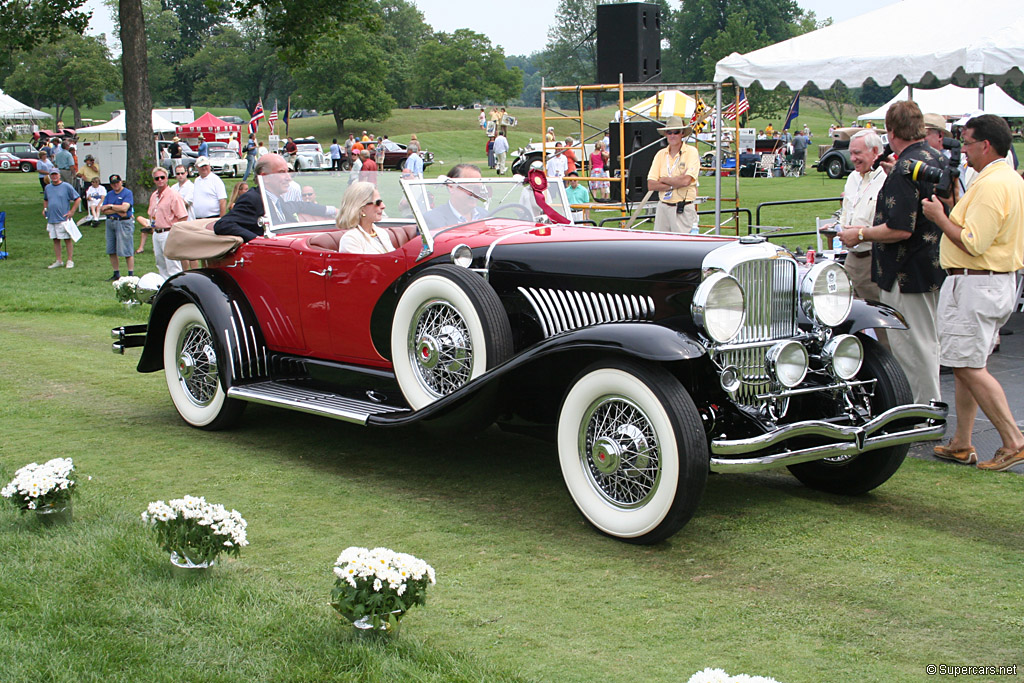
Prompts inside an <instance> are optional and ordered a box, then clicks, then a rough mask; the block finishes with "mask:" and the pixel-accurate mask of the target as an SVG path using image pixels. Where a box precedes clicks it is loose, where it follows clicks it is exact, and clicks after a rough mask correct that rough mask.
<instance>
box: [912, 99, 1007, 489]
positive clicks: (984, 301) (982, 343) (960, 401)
mask: <svg viewBox="0 0 1024 683" xmlns="http://www.w3.org/2000/svg"><path fill="white" fill-rule="evenodd" d="M1010 141H1011V136H1010V128H1009V126H1007V125H1006V122H1005V121H1003V119H1001V118H999V117H998V116H993V115H991V114H985V115H982V116H976V117H974V118H972V119H971V120H969V121H968V122H967V124H966V125H965V126H964V132H963V139H962V149H963V153H964V154H965V155H966V156H967V163H968V164H970V166H971V168H973V169H974V170H975V171H978V176H977V178H975V180H974V182H972V183H971V186H970V188H969V189H968V190H967V193H966V194H965V195H964V196H963V197H962V198H961V199H960V201H959V202H957V204H956V206H954V207H953V211H952V212H951V213H950V214H949V217H948V218H947V217H946V216H945V214H944V213H943V211H942V206H941V204H940V203H939V201H938V199H937V198H936V197H935V196H934V195H933V196H932V198H931V199H926V200H923V201H922V207H923V209H924V213H925V215H926V216H928V218H929V219H930V220H931V221H932V222H934V223H935V224H936V225H938V226H939V227H940V228H941V229H942V240H941V242H940V244H939V260H940V262H941V265H942V267H943V268H945V269H946V273H947V277H946V280H945V281H944V282H943V283H942V290H941V291H940V293H939V306H938V327H939V346H940V352H939V360H940V362H941V363H942V365H945V366H948V367H951V368H953V375H954V376H955V378H956V432H955V433H954V434H953V438H952V439H950V441H949V443H948V444H946V445H943V446H936V447H935V455H937V456H938V457H940V458H944V459H946V460H954V461H956V462H961V463H964V464H968V465H969V464H972V463H975V462H977V461H978V455H977V452H976V451H975V450H974V447H973V446H972V445H971V433H972V431H973V429H974V418H975V416H976V415H977V413H978V408H979V407H980V408H981V409H982V411H984V413H985V415H986V416H987V417H988V419H989V420H991V422H992V424H993V425H994V426H995V428H996V430H997V431H998V432H999V436H1000V438H1001V439H1002V441H1003V445H1002V447H1001V448H999V449H997V450H996V452H995V456H994V457H993V458H992V459H991V460H986V461H984V462H981V463H978V467H979V468H980V469H983V470H990V471H995V472H1001V471H1003V470H1007V469H1010V468H1011V467H1013V466H1014V465H1017V464H1020V463H1024V435H1022V434H1021V431H1020V428H1019V427H1017V423H1016V421H1015V420H1014V419H1013V415H1012V414H1011V413H1010V406H1009V404H1008V403H1007V401H1006V393H1005V392H1004V391H1003V387H1002V386H1001V385H1000V384H999V381H998V380H996V378H995V377H993V376H992V375H991V374H990V373H989V371H988V369H987V368H986V365H987V363H988V356H989V354H991V353H992V349H993V347H994V346H995V343H996V335H997V334H998V333H999V328H1000V327H1002V326H1003V325H1005V324H1006V321H1007V320H1008V319H1009V317H1010V312H1011V311H1012V310H1013V303H1014V297H1015V293H1016V287H1015V279H1014V272H1015V271H1016V270H1018V269H1020V268H1021V267H1022V266H1024V263H1022V261H1021V254H1022V253H1024V179H1021V177H1020V176H1019V175H1017V173H1016V172H1015V171H1014V170H1013V168H1011V167H1010V166H1009V165H1008V164H1007V163H1006V152H1007V150H1008V149H1009V146H1010Z"/></svg>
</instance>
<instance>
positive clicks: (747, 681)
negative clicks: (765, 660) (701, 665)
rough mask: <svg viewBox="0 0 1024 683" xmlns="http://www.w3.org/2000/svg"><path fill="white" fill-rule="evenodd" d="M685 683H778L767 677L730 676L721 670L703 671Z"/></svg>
mask: <svg viewBox="0 0 1024 683" xmlns="http://www.w3.org/2000/svg"><path fill="white" fill-rule="evenodd" d="M686 683H779V682H778V681H776V680H775V679H774V678H771V677H767V676H749V675H747V674H737V675H735V676H730V675H729V674H727V673H726V672H725V671H723V670H722V669H711V668H708V669H704V670H703V671H698V672H697V673H695V674H693V675H692V676H690V679H689V680H688V681H687V682H686Z"/></svg>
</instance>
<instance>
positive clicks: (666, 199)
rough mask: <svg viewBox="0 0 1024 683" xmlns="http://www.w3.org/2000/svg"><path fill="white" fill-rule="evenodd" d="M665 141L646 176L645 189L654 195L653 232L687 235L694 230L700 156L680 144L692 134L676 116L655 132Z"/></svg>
mask: <svg viewBox="0 0 1024 683" xmlns="http://www.w3.org/2000/svg"><path fill="white" fill-rule="evenodd" d="M658 130H659V131H660V132H661V134H662V135H664V136H665V137H666V138H667V139H668V147H665V148H662V149H660V150H658V153H657V154H655V155H654V161H652V162H651V170H650V171H649V172H648V174H647V189H648V190H650V191H651V192H657V193H658V209H657V211H656V212H655V214H654V229H655V230H659V231H663V232H690V231H691V230H692V229H693V228H695V227H697V207H696V205H695V204H694V200H695V199H697V174H698V173H700V155H699V154H697V150H696V149H694V148H693V147H691V146H690V145H687V144H685V143H684V142H683V139H684V138H685V137H686V136H688V135H690V133H692V132H693V128H692V127H690V126H689V125H683V120H682V119H681V118H680V117H678V116H670V117H668V123H667V124H666V125H665V127H664V128H659V129H658Z"/></svg>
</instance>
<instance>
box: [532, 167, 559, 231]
mask: <svg viewBox="0 0 1024 683" xmlns="http://www.w3.org/2000/svg"><path fill="white" fill-rule="evenodd" d="M527 177H528V178H529V179H530V187H531V188H533V200H534V201H535V202H537V206H539V207H540V210H541V211H543V212H544V215H545V216H547V217H548V218H550V219H551V222H552V223H568V222H569V219H568V218H566V217H565V216H563V215H562V214H560V213H558V212H557V211H555V210H554V209H552V208H551V206H550V205H549V204H548V200H546V199H544V190H546V189H548V178H547V176H546V175H544V171H541V170H539V169H534V170H532V171H530V172H529V175H528V176H527Z"/></svg>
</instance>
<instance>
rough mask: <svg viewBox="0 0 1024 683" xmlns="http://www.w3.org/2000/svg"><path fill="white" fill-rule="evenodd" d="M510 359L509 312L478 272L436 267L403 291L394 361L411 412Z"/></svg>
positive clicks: (394, 338)
mask: <svg viewBox="0 0 1024 683" xmlns="http://www.w3.org/2000/svg"><path fill="white" fill-rule="evenodd" d="M511 355H512V328H511V326H510V325H509V322H508V316H507V315H506V313H505V309H504V307H503V306H502V305H501V300H500V299H499V298H498V295H497V294H496V293H495V291H494V289H493V288H491V286H490V285H489V284H488V283H487V282H486V281H485V280H484V279H483V278H482V277H481V276H480V275H478V274H476V273H475V272H473V271H469V270H466V269H465V268H460V267H458V266H453V265H447V264H446V265H439V266H433V267H431V268H427V269H426V270H424V271H423V272H422V273H420V274H419V275H417V276H416V277H415V278H413V280H412V281H411V282H410V283H409V285H408V286H407V287H406V288H405V291H404V292H402V296H401V297H400V298H399V300H398V306H396V308H395V316H394V319H393V321H392V326H391V359H392V363H393V364H394V370H395V377H396V378H397V380H398V385H399V387H401V389H402V394H403V395H404V396H405V400H406V401H407V402H408V403H409V405H410V406H412V408H413V409H416V410H418V409H420V408H423V407H424V406H427V405H429V404H431V403H433V402H434V401H436V400H438V399H440V398H442V397H444V396H447V395H448V394H450V393H452V392H453V391H455V390H457V389H459V388H461V387H462V386H464V385H465V384H467V383H468V382H469V381H470V380H472V379H474V378H476V377H479V376H480V375H482V374H483V373H484V372H486V371H487V370H490V369H491V368H494V367H495V366H497V365H500V364H501V363H503V362H505V361H506V360H508V358H509V357H511Z"/></svg>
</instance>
